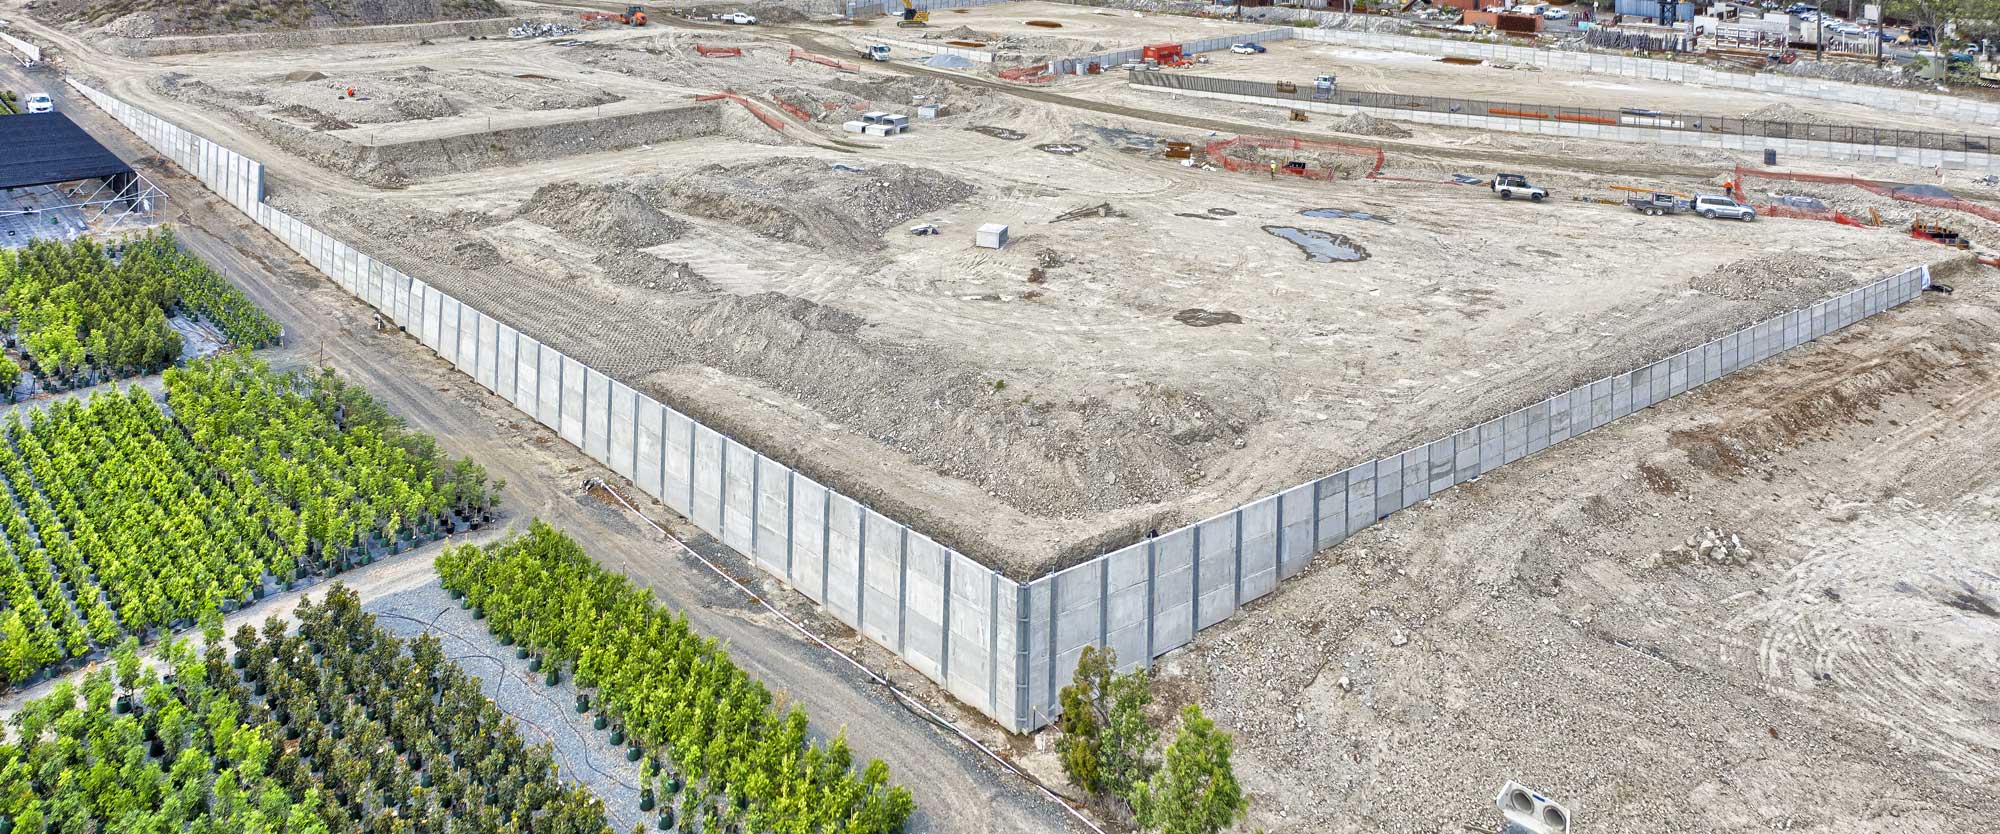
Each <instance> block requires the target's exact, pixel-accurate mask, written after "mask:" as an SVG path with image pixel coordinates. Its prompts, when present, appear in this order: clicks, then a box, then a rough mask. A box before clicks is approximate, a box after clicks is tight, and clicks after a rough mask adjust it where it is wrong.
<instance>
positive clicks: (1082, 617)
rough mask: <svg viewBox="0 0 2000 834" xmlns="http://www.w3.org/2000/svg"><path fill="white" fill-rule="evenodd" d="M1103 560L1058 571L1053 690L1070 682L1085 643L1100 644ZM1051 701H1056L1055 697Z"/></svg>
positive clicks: (1052, 673) (1056, 581)
mask: <svg viewBox="0 0 2000 834" xmlns="http://www.w3.org/2000/svg"><path fill="white" fill-rule="evenodd" d="M1104 565H1105V563H1104V561H1103V560H1101V559H1092V560H1091V561H1088V562H1085V563H1083V564H1081V565H1077V566H1075V567H1073V568H1070V569H1068V570H1065V571H1062V572H1060V573H1057V574H1055V575H1054V576H1053V577H1051V579H1053V580H1054V581H1053V587H1054V589H1055V606H1056V608H1055V610H1056V618H1055V645H1054V650H1055V654H1054V655H1052V657H1054V658H1055V665H1054V667H1053V668H1051V669H1050V670H1049V674H1050V675H1052V676H1053V677H1052V678H1051V680H1052V681H1054V682H1053V683H1052V684H1050V688H1051V690H1052V691H1059V690H1061V689H1062V688H1063V687H1065V686H1068V685H1069V682H1070V681H1071V680H1072V679H1073V678H1074V677H1075V675H1076V661H1077V659H1078V658H1080V657H1082V656H1083V650H1084V649H1085V648H1086V647H1089V646H1094V645H1097V641H1098V638H1099V637H1100V636H1101V634H1102V631H1101V630H1100V629H1101V628H1102V627H1103V625H1104ZM1049 702H1050V703H1055V699H1054V698H1053V697H1052V698H1050V699H1049Z"/></svg>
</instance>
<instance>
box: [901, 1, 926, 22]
mask: <svg viewBox="0 0 2000 834" xmlns="http://www.w3.org/2000/svg"><path fill="white" fill-rule="evenodd" d="M896 25H897V26H929V25H931V13H930V11H929V10H924V11H917V6H916V4H915V3H911V2H910V0H903V19H902V20H898V21H896Z"/></svg>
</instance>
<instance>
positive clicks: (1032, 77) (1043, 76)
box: [999, 64, 1056, 84]
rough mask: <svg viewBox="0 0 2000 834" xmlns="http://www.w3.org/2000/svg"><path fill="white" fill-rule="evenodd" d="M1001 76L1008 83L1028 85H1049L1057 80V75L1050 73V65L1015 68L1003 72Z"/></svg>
mask: <svg viewBox="0 0 2000 834" xmlns="http://www.w3.org/2000/svg"><path fill="white" fill-rule="evenodd" d="M999 75H1000V77H1001V78H1002V79H1005V80H1007V81H1021V82H1025V83H1028V84H1047V83H1049V82H1051V81H1054V80H1056V76H1055V73H1053V72H1050V71H1049V65H1048V64H1032V65H1029V66H1025V67H1015V68H1013V69H1010V70H1001V71H1000V72H999Z"/></svg>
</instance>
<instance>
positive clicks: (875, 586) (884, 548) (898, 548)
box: [860, 507, 904, 651]
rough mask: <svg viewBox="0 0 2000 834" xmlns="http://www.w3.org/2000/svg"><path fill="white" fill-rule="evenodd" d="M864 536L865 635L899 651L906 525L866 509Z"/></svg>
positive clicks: (862, 585)
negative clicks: (904, 526)
mask: <svg viewBox="0 0 2000 834" xmlns="http://www.w3.org/2000/svg"><path fill="white" fill-rule="evenodd" d="M862 521H863V537H864V540H863V541H862V546H861V554H862V560H863V562H864V565H865V566H864V568H863V570H862V573H863V574H865V575H864V576H863V577H862V582H861V589H862V594H863V596H862V617H863V619H862V621H861V628H860V631H861V634H862V636H864V637H867V638H869V639H871V640H874V641H875V642H877V643H880V644H882V646H883V647H884V648H887V649H889V650H890V651H896V650H897V641H898V639H899V637H900V631H901V628H902V625H901V621H902V616H901V615H902V601H901V600H902V593H903V554H904V551H903V545H904V540H903V532H904V528H903V525H901V524H898V523H896V521H895V519H892V518H889V517H887V516H884V515H882V514H881V513H878V512H875V511H874V510H871V509H867V508H865V507H864V508H863V509H862Z"/></svg>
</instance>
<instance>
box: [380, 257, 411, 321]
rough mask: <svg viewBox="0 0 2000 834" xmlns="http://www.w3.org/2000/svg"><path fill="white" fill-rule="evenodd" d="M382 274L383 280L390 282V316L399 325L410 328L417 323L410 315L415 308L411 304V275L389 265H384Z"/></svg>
mask: <svg viewBox="0 0 2000 834" xmlns="http://www.w3.org/2000/svg"><path fill="white" fill-rule="evenodd" d="M382 275H383V280H386V281H388V282H389V296H390V312H389V318H390V320H391V321H394V322H395V323H396V326H397V327H401V328H403V329H404V330H408V329H409V328H410V326H411V325H412V324H413V323H415V319H412V318H411V317H410V312H411V310H412V309H414V308H413V307H411V305H410V281H411V279H410V276H408V275H406V274H404V273H403V272H402V271H401V270H398V269H395V268H393V267H389V266H384V267H383V272H382Z"/></svg>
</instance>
